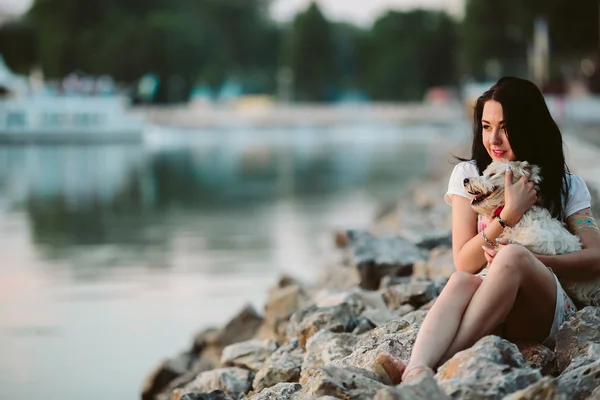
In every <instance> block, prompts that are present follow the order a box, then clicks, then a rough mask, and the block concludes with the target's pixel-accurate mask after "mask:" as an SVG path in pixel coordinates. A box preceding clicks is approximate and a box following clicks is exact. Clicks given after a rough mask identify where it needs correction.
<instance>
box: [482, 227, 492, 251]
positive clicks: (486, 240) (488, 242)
mask: <svg viewBox="0 0 600 400" xmlns="http://www.w3.org/2000/svg"><path fill="white" fill-rule="evenodd" d="M481 237H482V238H483V240H485V242H486V243H487V245H488V246H489V247H491V248H492V249H493V248H494V244H493V243H492V242H490V239H488V238H487V236H485V232H484V231H483V230H482V231H481Z"/></svg>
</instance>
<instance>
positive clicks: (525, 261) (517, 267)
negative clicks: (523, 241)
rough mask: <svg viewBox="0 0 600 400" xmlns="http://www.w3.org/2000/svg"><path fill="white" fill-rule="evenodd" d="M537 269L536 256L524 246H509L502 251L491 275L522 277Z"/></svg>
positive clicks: (493, 264) (492, 266)
mask: <svg viewBox="0 0 600 400" xmlns="http://www.w3.org/2000/svg"><path fill="white" fill-rule="evenodd" d="M533 267H535V256H534V255H533V254H532V253H531V252H530V251H529V250H527V248H525V247H524V246H521V245H518V244H509V245H508V246H504V247H503V248H501V249H500V251H499V252H498V254H496V257H494V260H493V261H492V264H491V265H490V273H491V272H492V271H494V273H509V274H516V275H521V274H523V273H526V272H527V271H528V269H530V268H533Z"/></svg>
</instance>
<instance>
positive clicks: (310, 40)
mask: <svg viewBox="0 0 600 400" xmlns="http://www.w3.org/2000/svg"><path fill="white" fill-rule="evenodd" d="M291 35H292V36H291V39H290V42H289V43H290V44H289V48H288V49H286V50H287V51H288V53H287V54H286V59H287V64H288V65H289V66H290V67H291V69H292V71H293V73H294V90H295V97H296V98H297V99H298V100H301V101H326V100H329V99H330V98H331V91H332V90H333V89H334V86H335V73H336V69H335V61H334V57H333V45H332V30H331V24H330V23H329V21H327V19H326V18H325V17H324V16H323V14H322V13H321V10H320V9H319V7H318V6H317V4H316V3H314V2H313V3H311V4H310V6H309V7H308V9H307V10H306V11H304V12H302V13H300V14H298V15H297V16H296V18H295V19H294V21H293V24H292V29H291Z"/></svg>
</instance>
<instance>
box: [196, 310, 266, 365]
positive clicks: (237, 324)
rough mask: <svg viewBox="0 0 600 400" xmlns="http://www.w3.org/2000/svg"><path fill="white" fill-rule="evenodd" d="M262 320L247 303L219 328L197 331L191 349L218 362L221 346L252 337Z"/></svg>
mask: <svg viewBox="0 0 600 400" xmlns="http://www.w3.org/2000/svg"><path fill="white" fill-rule="evenodd" d="M262 320H263V319H262V317H261V316H260V315H259V314H258V313H257V312H256V310H255V309H254V307H253V306H252V305H251V304H247V305H245V306H244V307H243V308H242V310H240V311H239V312H238V313H237V314H236V315H235V316H234V317H233V318H232V319H231V320H230V321H229V322H228V323H227V324H226V325H225V326H224V327H222V328H221V329H215V328H208V329H205V330H203V331H201V332H200V333H198V334H197V335H196V337H195V338H194V344H193V346H192V351H193V352H194V353H196V354H198V355H201V356H202V357H203V358H205V359H208V360H210V361H211V362H213V363H215V364H218V363H219V362H220V359H221V352H222V351H223V348H224V347H227V346H229V345H231V344H234V343H239V342H244V341H246V340H250V339H252V338H253V337H254V336H255V335H256V333H257V331H258V329H259V327H260V325H261V324H262Z"/></svg>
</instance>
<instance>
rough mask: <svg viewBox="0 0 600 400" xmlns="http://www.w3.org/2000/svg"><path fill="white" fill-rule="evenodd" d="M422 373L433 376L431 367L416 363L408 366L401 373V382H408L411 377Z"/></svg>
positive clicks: (413, 377)
mask: <svg viewBox="0 0 600 400" xmlns="http://www.w3.org/2000/svg"><path fill="white" fill-rule="evenodd" d="M422 374H428V375H431V376H433V375H434V372H433V369H431V368H429V367H426V366H424V365H416V366H414V367H408V368H405V369H404V373H403V374H402V382H408V381H410V380H412V379H415V378H417V377H418V376H420V375H422Z"/></svg>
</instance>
